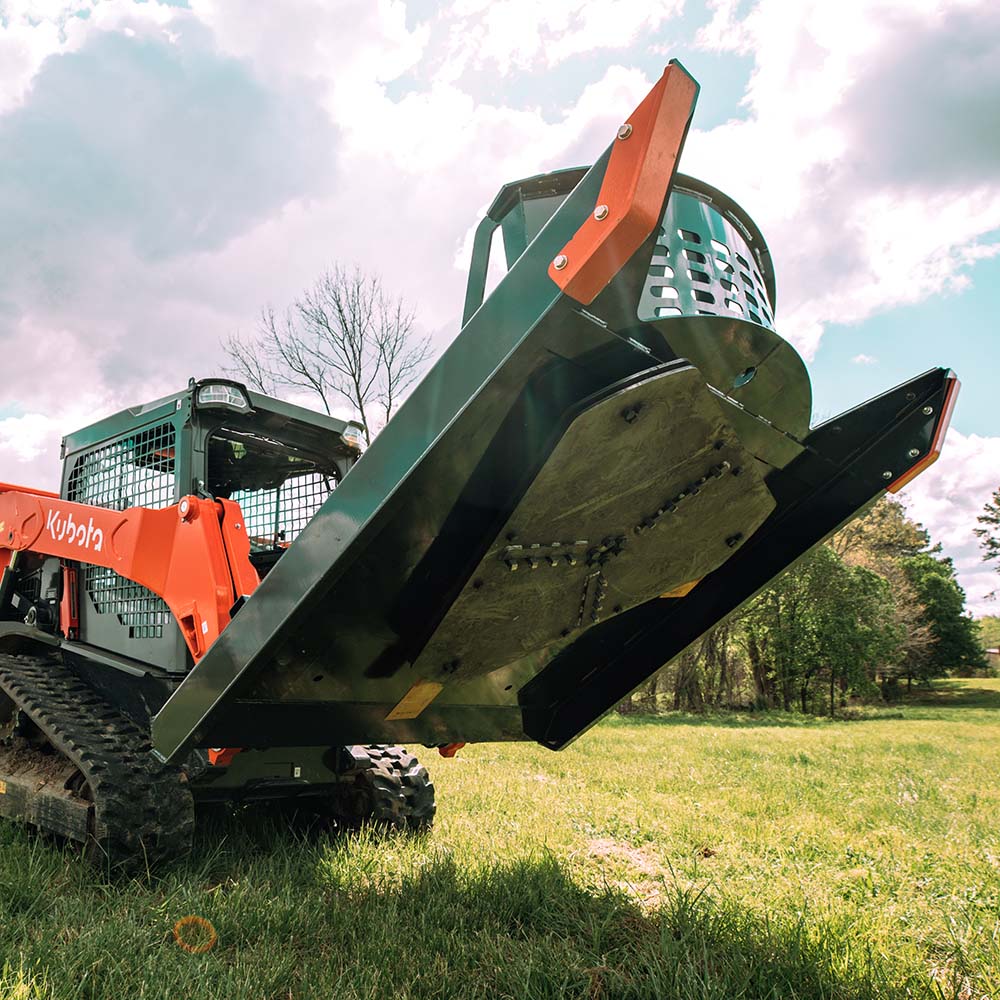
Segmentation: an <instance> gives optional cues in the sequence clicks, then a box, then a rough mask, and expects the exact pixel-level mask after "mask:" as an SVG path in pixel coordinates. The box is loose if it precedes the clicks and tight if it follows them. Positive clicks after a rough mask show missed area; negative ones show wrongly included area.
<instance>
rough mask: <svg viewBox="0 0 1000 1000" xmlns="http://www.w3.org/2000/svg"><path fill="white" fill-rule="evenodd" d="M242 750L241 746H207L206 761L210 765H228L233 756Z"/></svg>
mask: <svg viewBox="0 0 1000 1000" xmlns="http://www.w3.org/2000/svg"><path fill="white" fill-rule="evenodd" d="M242 752H243V747H209V749H208V762H209V764H211V765H212V767H229V765H230V764H232V762H233V758H234V757H235V756H236V755H237V754H238V753H242Z"/></svg>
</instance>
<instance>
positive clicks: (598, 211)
mask: <svg viewBox="0 0 1000 1000" xmlns="http://www.w3.org/2000/svg"><path fill="white" fill-rule="evenodd" d="M607 217H608V206H607V205H598V206H597V208H595V209H594V218H595V219H597V221H598V222H602V221H603V220H604V219H606V218H607Z"/></svg>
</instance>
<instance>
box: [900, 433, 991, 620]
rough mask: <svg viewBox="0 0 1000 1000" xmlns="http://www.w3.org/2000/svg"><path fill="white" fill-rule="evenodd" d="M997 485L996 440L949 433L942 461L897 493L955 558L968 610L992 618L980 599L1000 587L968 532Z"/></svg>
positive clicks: (974, 538) (987, 606) (983, 599)
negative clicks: (966, 598)
mask: <svg viewBox="0 0 1000 1000" xmlns="http://www.w3.org/2000/svg"><path fill="white" fill-rule="evenodd" d="M997 487H1000V437H980V436H979V435H976V434H969V435H965V434H960V433H959V432H958V431H957V430H955V429H954V428H952V429H951V430H949V431H948V434H947V437H946V438H945V442H944V449H943V450H942V453H941V457H940V458H939V459H938V460H937V462H935V463H934V465H932V466H931V467H930V468H929V469H928V470H927V471H926V472H924V473H923V474H922V475H920V476H918V477H917V478H916V479H915V480H913V482H912V483H910V484H909V485H908V486H907V487H905V488H904V489H903V491H902V492H901V493H900V499H902V500H903V501H904V503H906V505H907V508H908V509H909V511H910V514H911V515H912V516H913V517H915V518H916V519H917V520H918V521H920V522H921V523H923V524H924V525H925V526H926V527H927V528H928V529H929V530H930V532H931V536H932V538H933V540H934V541H937V542H940V543H941V545H942V546H943V548H944V552H945V554H946V555H949V556H951V557H952V558H953V559H954V560H955V566H956V569H957V571H958V579H959V582H960V583H961V584H962V586H963V587H964V588H965V592H966V596H967V597H968V603H969V607H970V609H971V610H973V611H974V612H975V613H977V614H996V613H998V611H997V605H996V603H995V602H989V601H987V600H985V596H986V595H987V594H988V593H990V591H992V590H996V589H997V587H998V586H1000V576H998V575H997V572H996V568H997V567H996V565H995V564H990V563H984V562H983V561H982V559H981V551H980V549H979V542H978V539H977V538H976V536H975V535H974V534H973V531H974V529H975V528H977V527H979V525H978V524H977V522H976V518H977V517H978V516H979V515H980V514H981V513H982V512H983V507H984V506H985V504H986V503H987V502H988V501H989V499H990V497H991V495H992V493H993V491H994V490H995V489H997Z"/></svg>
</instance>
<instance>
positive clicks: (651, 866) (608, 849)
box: [587, 837, 664, 875]
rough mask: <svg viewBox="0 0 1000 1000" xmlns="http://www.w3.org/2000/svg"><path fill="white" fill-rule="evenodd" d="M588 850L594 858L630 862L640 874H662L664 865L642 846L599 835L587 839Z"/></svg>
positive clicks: (631, 866) (630, 865)
mask: <svg viewBox="0 0 1000 1000" xmlns="http://www.w3.org/2000/svg"><path fill="white" fill-rule="evenodd" d="M587 850H588V852H589V854H590V856H591V857H593V858H617V859H618V860H621V861H626V862H628V865H629V867H630V868H633V869H634V870H635V871H636V872H638V873H639V874H640V875H662V874H663V871H664V869H663V866H662V865H661V864H660V863H659V862H658V861H657V860H656V859H655V858H652V857H650V856H649V854H647V853H646V851H644V850H643V849H642V848H641V847H633V846H632V845H631V844H626V843H625V842H624V841H621V840H615V839H614V838H612V837H598V838H597V839H595V840H588V841H587Z"/></svg>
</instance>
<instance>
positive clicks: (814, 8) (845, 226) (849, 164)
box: [685, 0, 1000, 358]
mask: <svg viewBox="0 0 1000 1000" xmlns="http://www.w3.org/2000/svg"><path fill="white" fill-rule="evenodd" d="M699 37H700V42H701V44H702V45H703V46H704V47H705V48H709V49H712V50H716V51H732V52H739V53H743V54H752V55H753V57H754V60H755V68H754V71H753V74H752V76H751V80H750V84H749V86H748V89H747V93H746V96H745V98H744V103H745V105H746V106H747V108H748V110H749V112H750V114H749V118H748V119H747V120H745V121H731V122H728V123H726V124H725V125H722V126H719V127H718V128H716V129H713V130H712V131H711V132H708V133H698V132H695V133H694V134H693V135H692V137H691V140H690V142H689V144H688V148H687V150H686V152H685V170H686V171H687V172H694V173H698V174H699V175H700V176H704V177H705V178H706V180H709V181H710V182H711V183H713V184H716V185H718V186H719V187H721V188H723V190H725V191H726V192H727V193H729V194H731V195H733V196H734V197H736V199H737V200H738V201H740V202H741V203H742V204H744V205H745V207H747V209H748V210H749V211H750V212H751V214H752V215H753V216H754V217H755V218H756V220H757V222H758V223H759V224H760V225H761V228H762V230H763V232H764V235H765V238H767V240H768V242H769V244H770V247H771V250H772V252H773V255H774V259H775V266H776V269H777V273H778V281H779V293H780V296H779V299H780V301H779V309H780V312H779V316H778V323H779V329H780V330H781V331H782V333H783V334H784V335H785V336H786V337H789V338H790V339H792V340H793V342H795V343H796V345H797V346H798V347H799V348H800V350H802V352H803V353H804V354H805V355H806V357H807V358H809V357H811V356H812V355H813V354H814V353H815V350H816V348H817V346H818V345H819V340H820V338H821V336H822V334H823V330H824V328H825V327H826V326H827V325H828V324H830V323H832V322H838V323H857V322H860V321H862V320H864V319H866V318H867V317H869V316H871V315H873V314H875V313H877V312H881V311H884V310H887V309H890V308H893V307H894V306H898V305H902V304H907V303H914V302H919V301H922V300H924V299H926V298H928V297H929V296H933V295H943V294H949V293H953V292H955V291H958V290H961V289H962V288H964V287H965V284H966V282H967V280H968V278H967V275H966V271H965V269H966V268H967V267H968V265H969V264H970V263H971V262H972V261H974V260H976V259H981V258H983V257H985V256H992V255H994V254H996V253H997V252H998V250H1000V246H998V245H997V244H996V243H995V242H990V240H989V236H990V234H991V233H993V232H994V231H995V230H996V229H998V228H1000V176H998V175H997V172H996V162H997V161H998V159H1000V123H998V120H997V110H996V109H997V108H998V107H1000V8H998V7H997V6H996V5H995V4H992V3H989V2H988V0H978V2H973V0H952V2H950V3H946V4H941V3H939V2H930V0H926V2H924V0H921V2H914V0H849V2H845V3H838V4H835V5H831V4H829V3H825V2H823V0H804V2H802V3H798V4H788V3H786V2H784V0H761V2H759V3H757V4H756V5H754V6H753V7H752V8H751V9H750V10H749V12H747V13H742V8H741V5H739V4H738V3H735V2H730V0H724V2H721V3H717V4H716V5H715V14H714V17H713V19H712V21H711V23H710V24H709V26H708V27H707V28H706V29H705V30H704V31H703V32H702V33H701V35H700V36H699ZM734 149H735V150H740V151H741V152H740V155H739V156H734V155H732V151H733V150H734Z"/></svg>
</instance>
